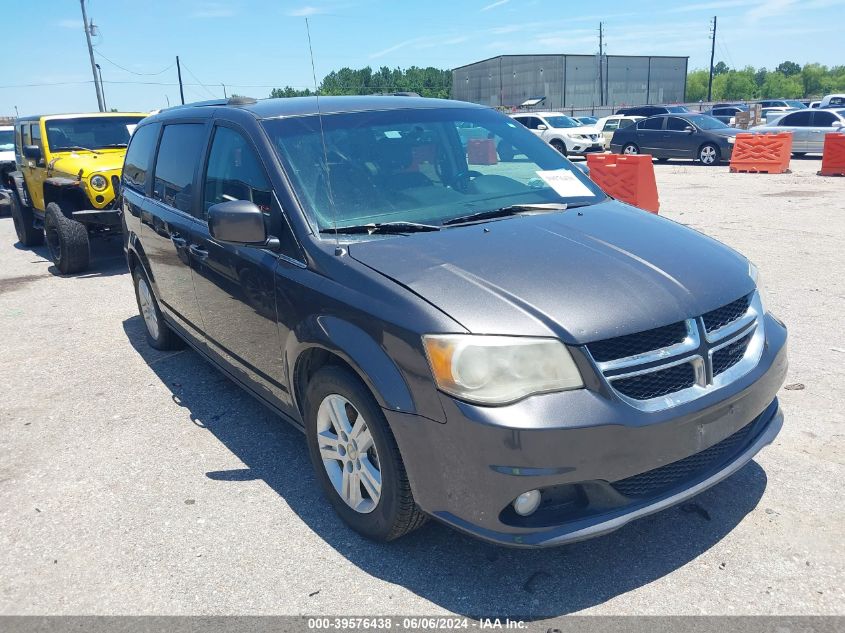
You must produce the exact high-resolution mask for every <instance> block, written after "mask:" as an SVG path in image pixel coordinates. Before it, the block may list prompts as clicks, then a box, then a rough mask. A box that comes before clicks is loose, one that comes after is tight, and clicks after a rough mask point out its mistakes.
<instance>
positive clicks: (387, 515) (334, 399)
mask: <svg viewBox="0 0 845 633" xmlns="http://www.w3.org/2000/svg"><path fill="white" fill-rule="evenodd" d="M305 433H306V438H307V442H308V453H309V455H310V457H311V462H312V464H313V466H314V470H315V472H316V475H317V479H318V480H319V482H320V486H321V487H322V489H323V492H324V493H325V495H326V496H327V497H328V500H329V502H330V503H331V504H332V506H333V507H334V509H335V511H336V512H337V513H338V514H339V515H340V517H341V518H342V519H343V520H344V521H345V522H346V524H347V525H349V526H350V527H351V528H352V529H353V530H355V531H356V532H358V533H359V534H361V535H362V536H365V537H367V538H369V539H372V540H375V541H392V540H393V539H396V538H399V537H400V536H403V535H405V534H407V533H408V532H411V531H412V530H415V529H417V528H418V527H420V526H421V525H422V524H423V523H425V521H426V520H427V518H428V517H427V516H426V515H425V514H423V513H422V511H421V510H420V509H419V508H418V507H417V504H416V502H415V501H414V496H413V494H412V493H411V486H410V484H409V482H408V474H407V472H406V471H405V466H404V464H403V462H402V456H401V455H400V453H399V447H398V446H397V445H396V439H395V438H394V437H393V433H392V432H391V430H390V427H389V426H388V424H387V420H386V419H385V417H384V414H383V413H382V411H381V408H380V407H379V406H378V403H377V402H376V400H375V398H373V395H372V394H371V393H370V391H369V390H368V389H367V388H366V386H365V385H364V384H363V383H362V382H361V381H360V380H359V379H358V377H357V376H356V375H355V374H353V373H352V372H351V371H350V370H348V369H346V368H342V367H331V366H330V367H325V368H323V369H321V370H319V371H318V372H317V373H316V374H315V375H314V377H313V378H312V379H311V382H310V383H309V384H308V389H307V392H306V396H305Z"/></svg>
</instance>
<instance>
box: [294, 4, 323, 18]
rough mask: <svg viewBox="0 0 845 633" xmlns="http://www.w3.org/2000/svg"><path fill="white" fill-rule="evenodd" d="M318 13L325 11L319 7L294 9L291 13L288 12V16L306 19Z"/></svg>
mask: <svg viewBox="0 0 845 633" xmlns="http://www.w3.org/2000/svg"><path fill="white" fill-rule="evenodd" d="M318 13H325V9H321V8H319V7H311V6H305V7H299V8H298V9H294V10H293V11H289V12H288V15H290V16H293V17H296V18H307V17H308V16H310V15H317V14H318Z"/></svg>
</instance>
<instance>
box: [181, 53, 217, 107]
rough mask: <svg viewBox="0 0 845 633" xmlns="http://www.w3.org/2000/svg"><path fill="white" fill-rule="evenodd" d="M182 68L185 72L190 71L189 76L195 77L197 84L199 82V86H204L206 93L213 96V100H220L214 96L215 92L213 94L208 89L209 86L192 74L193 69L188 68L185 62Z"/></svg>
mask: <svg viewBox="0 0 845 633" xmlns="http://www.w3.org/2000/svg"><path fill="white" fill-rule="evenodd" d="M182 67H183V68H184V69H185V70H187V71H188V74H189V75H190V76H191V77H193V78H194V79H196V80H197V82H199V85H200V86H202V87H203V88H205V91H206V92H207V93H208V94H209V95H211V98H212V99H217V98H218V97H217V95H216V94H214V93H213V92H211V90H209V89H208V86H206V85H205V84H204V83H203V82H201V81H200V80H199V78H198V77H197V76H196V75H195V74H194V73H192V72H191V69H190V68H188V66H187V64H185V62H182Z"/></svg>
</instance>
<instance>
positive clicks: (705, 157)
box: [698, 143, 722, 167]
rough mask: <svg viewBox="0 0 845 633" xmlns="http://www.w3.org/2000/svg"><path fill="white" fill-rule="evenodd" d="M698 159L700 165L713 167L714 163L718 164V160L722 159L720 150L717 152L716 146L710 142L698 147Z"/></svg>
mask: <svg viewBox="0 0 845 633" xmlns="http://www.w3.org/2000/svg"><path fill="white" fill-rule="evenodd" d="M698 160H699V162H700V163H701V164H702V165H706V166H707V167H713V166H714V165H718V164H719V161H721V160H722V155H721V152H719V148H718V147H716V146H715V145H713V144H712V143H707V144H706V145H702V146H701V147H700V148H699V150H698Z"/></svg>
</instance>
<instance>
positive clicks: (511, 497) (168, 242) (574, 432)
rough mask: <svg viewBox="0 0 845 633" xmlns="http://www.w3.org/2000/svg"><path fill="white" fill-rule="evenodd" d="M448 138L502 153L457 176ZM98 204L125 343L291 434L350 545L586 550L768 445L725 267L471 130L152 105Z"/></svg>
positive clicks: (743, 286)
mask: <svg viewBox="0 0 845 633" xmlns="http://www.w3.org/2000/svg"><path fill="white" fill-rule="evenodd" d="M467 122H469V123H472V124H473V127H483V128H485V129H487V130H488V132H489V134H490V135H491V136H492V138H493V140H494V141H497V142H498V143H502V142H504V143H507V144H508V145H510V146H511V147H513V148H514V149H515V151H516V152H517V153H518V154H519V155H520V156H521V157H522V158H521V159H520V160H519V161H516V162H508V163H502V162H496V163H495V164H490V165H479V166H472V167H471V166H469V165H467V163H466V155H465V153H464V151H463V149H462V147H461V144H460V142H459V138H460V136H459V133H458V129H459V127H460V126H461V125H462V124H465V123H467ZM123 187H124V190H123V194H122V199H123V215H122V217H123V219H124V222H125V230H124V240H125V248H126V254H127V259H128V263H129V267H130V270H131V272H132V279H133V282H134V285H135V291H136V296H137V300H138V307H139V312H140V314H141V317H142V318H141V319H139V321H141V323H142V325H141V327H143V328H144V329H145V331H146V335H147V339H148V341H149V343H150V344H151V345H152V346H153V347H156V348H159V349H166V348H170V347H172V346H174V345H177V344H178V343H179V339H184V340H186V341H188V342H189V343H190V344H191V345H192V346H193V347H194V348H195V349H196V350H197V352H198V353H199V354H200V355H202V356H203V357H205V358H207V359H208V360H210V361H211V362H212V363H214V364H216V365H217V366H218V367H220V368H221V369H222V370H223V371H224V372H225V373H226V375H227V376H229V377H230V378H231V379H233V380H234V381H236V382H237V383H238V384H240V385H241V386H242V387H244V388H245V389H246V390H247V391H249V392H250V393H252V394H253V395H254V396H255V397H257V398H258V399H259V400H261V401H262V402H263V403H264V404H266V405H267V406H269V407H270V408H271V409H273V410H274V411H276V412H277V413H278V414H279V415H280V416H282V417H283V418H284V419H285V420H287V421H289V422H290V423H292V424H293V425H295V426H296V427H297V428H300V429H302V430H303V431H304V433H305V439H306V444H307V447H308V452H309V455H310V458H311V461H312V464H313V467H314V470H315V473H316V480H317V482H318V484H319V485H320V487H321V488H322V489H323V491H324V493H325V495H326V497H327V499H328V501H329V502H330V503H331V505H332V506H333V507H334V509H335V510H336V511H337V513H338V514H339V515H340V516H341V517H342V518H343V519H344V520H345V521H346V522H347V523H348V524H349V525H350V526H351V527H352V528H354V529H355V530H357V531H358V532H360V533H361V534H363V535H365V536H367V537H370V538H374V539H380V540H391V539H394V538H397V537H399V536H401V535H402V534H405V533H407V532H409V531H411V530H413V529H415V528H417V527H419V526H420V525H421V524H422V523H423V522H424V521H425V519H426V517H427V516H428V515H431V516H434V517H436V518H437V519H438V520H439V521H442V522H444V523H446V524H448V525H451V526H453V527H455V528H456V529H458V530H461V531H464V532H467V533H469V534H472V535H475V536H477V537H479V538H482V539H486V540H489V541H493V542H497V543H504V544H507V545H512V546H522V547H538V546H546V545H557V544H561V543H566V542H568V541H574V540H580V539H584V538H587V537H590V536H595V535H599V534H604V533H606V532H608V531H611V530H614V529H616V528H619V527H621V526H622V525H624V524H625V523H628V522H629V521H631V520H634V519H636V518H638V517H641V516H644V515H647V514H649V513H652V512H656V511H659V510H661V509H663V508H666V507H669V506H671V505H674V504H677V503H680V502H682V501H684V500H685V499H688V498H690V497H692V496H693V495H695V494H697V493H699V492H700V491H702V490H704V489H706V488H708V487H709V486H712V485H713V484H715V483H716V482H718V481H720V480H722V479H724V478H725V477H728V476H729V475H731V474H732V473H734V472H736V471H737V470H739V469H740V468H741V467H742V466H743V465H744V464H746V463H747V462H748V461H749V460H751V459H752V457H753V456H754V455H755V454H756V453H757V452H758V451H759V450H760V449H761V448H762V447H763V446H764V445H766V444H768V443H769V442H771V441H772V439H773V438H774V437H775V435H776V434H777V433H778V430H779V429H780V427H781V424H782V418H783V416H782V414H781V412H780V409H779V407H778V402H777V399H776V394H777V391H778V389H779V388H780V386H781V384H782V383H783V380H784V376H785V372H786V366H787V361H786V347H785V341H786V329H785V327H784V326H783V325H782V324H781V323H780V322H779V321H778V320H777V319H775V318H774V317H773V316H771V315H770V314H769V313H768V312H767V311H766V310H765V308H764V304H763V303H762V299H761V294H760V291H759V290H758V287H757V283H758V281H757V272H756V269H755V268H754V267H753V266H752V265H751V264H750V263H749V261H748V260H747V259H746V258H745V257H743V256H742V255H740V254H739V253H737V252H735V251H733V250H732V249H730V248H728V247H727V246H724V245H722V244H720V243H719V242H716V241H715V240H713V239H711V238H709V237H705V236H703V235H701V234H699V233H697V232H695V231H694V230H692V229H690V228H687V227H685V226H683V225H681V224H678V223H675V222H672V221H669V220H666V219H664V218H662V217H659V216H657V215H653V214H651V213H646V212H643V211H640V210H638V209H634V208H632V207H630V206H628V205H625V204H622V203H620V202H617V201H614V200H612V199H610V198H608V197H607V196H606V195H605V194H603V193H602V192H601V190H600V189H599V188H598V187H597V186H596V185H594V184H593V183H592V182H591V181H590V180H589V179H588V178H586V177H585V176H584V175H583V174H582V173H581V172H580V171H579V170H577V169H576V168H575V167H574V166H573V165H572V163H570V162H569V161H568V160H566V159H565V158H564V157H563V156H562V155H561V154H560V153H559V152H556V151H553V150H552V149H551V148H550V147H549V146H548V145H547V144H546V143H544V142H542V141H541V140H540V139H539V138H537V137H536V136H534V135H532V134H530V133H528V132H527V131H526V129H525V128H524V127H522V126H520V125H515V123H514V121H513V120H511V119H509V118H508V117H506V116H504V115H502V114H499V113H498V112H496V111H495V110H492V109H490V108H485V107H482V106H478V105H475V104H469V103H461V102H458V101H445V100H443V101H441V100H432V99H422V98H415V97H390V96H369V97H321V98H320V100H319V109H318V106H317V101H316V100H315V99H314V98H311V97H305V98H291V99H269V100H264V101H260V102H257V103H248V102H246V101H245V100H240V101H237V102H234V103H232V102H225V101H220V102H218V103H216V104H206V105H202V106H185V107H176V108H172V109H169V110H165V111H162V112H161V113H160V114H158V115H156V116H153V117H150V118H149V119H147V120H145V121H143V122H141V124H140V125H139V126H138V129H137V130H136V131H135V134H134V135H133V137H132V141H131V144H130V147H129V151H128V153H127V156H126V166H125V168H124V172H123ZM285 467H286V466H285V465H284V464H280V468H285ZM308 480H309V478H308V477H307V476H305V475H303V476H302V477H299V478H298V481H300V482H303V483H304V482H307V481H308ZM296 494H307V492H306V493H303V492H302V491H297V492H296Z"/></svg>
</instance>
